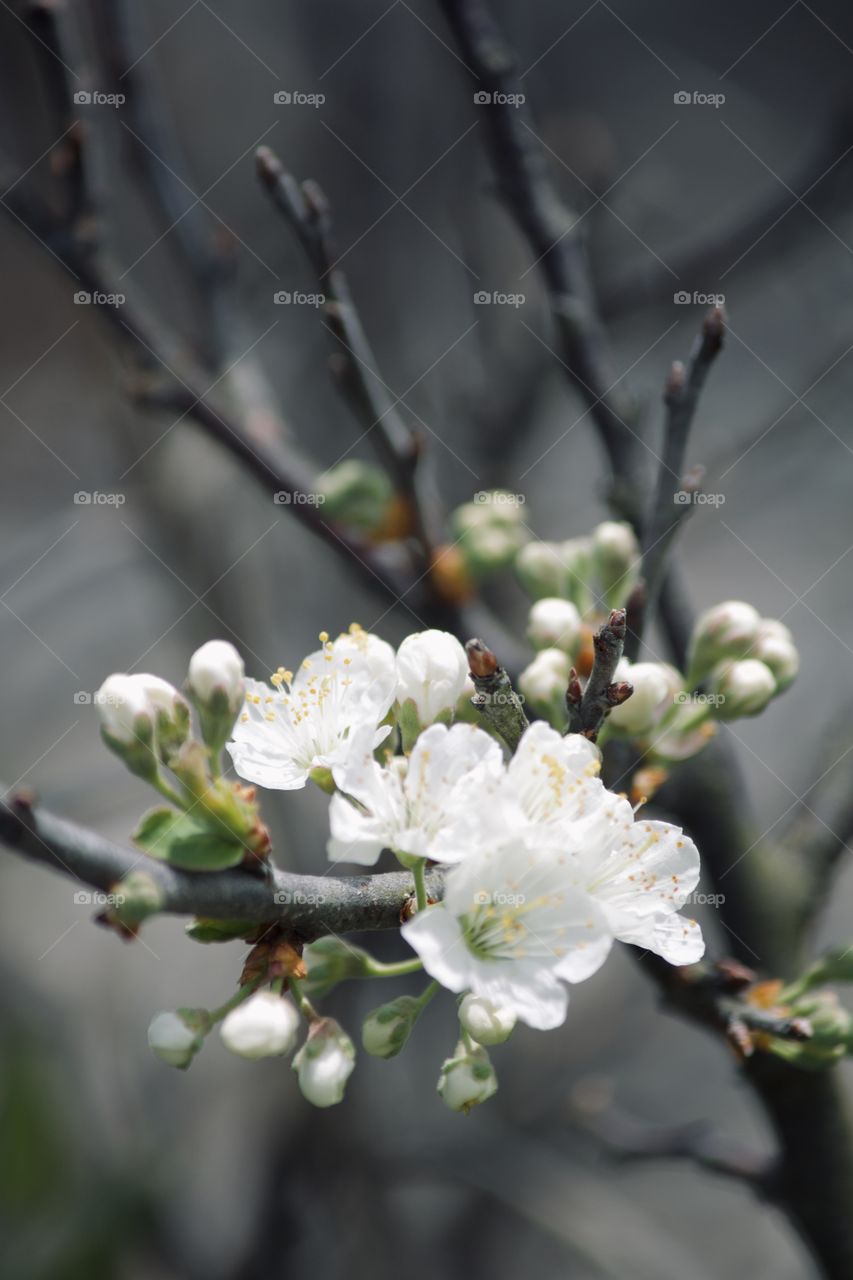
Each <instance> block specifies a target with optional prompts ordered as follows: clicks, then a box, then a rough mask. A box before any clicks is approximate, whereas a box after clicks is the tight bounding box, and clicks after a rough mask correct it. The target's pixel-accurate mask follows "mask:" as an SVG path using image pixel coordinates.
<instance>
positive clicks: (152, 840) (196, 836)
mask: <svg viewBox="0 0 853 1280" xmlns="http://www.w3.org/2000/svg"><path fill="white" fill-rule="evenodd" d="M133 838H134V840H135V841H136V843H137V844H138V845H140V846H141V847H142V848H143V849H145V850H146V852H147V853H150V854H151V856H152V857H154V858H159V859H160V860H161V862H168V863H169V864H170V865H171V866H173V867H180V868H181V869H182V870H184V871H224V870H226V869H227V868H228V867H236V866H237V865H238V863H240V862H242V861H243V856H244V853H245V850H244V848H243V846H242V845H241V844H240V842H239V841H238V840H235V839H234V838H233V837H229V836H228V835H226V834H224V833H217V832H213V831H206V830H205V829H204V828H203V827H201V826H199V825H198V824H197V823H195V822H194V821H193V820H192V818H190V817H189V815H188V814H186V813H179V812H178V811H177V810H176V809H154V810H152V811H151V813H148V814H146V815H145V817H144V818H143V819H142V821H141V822H140V824H139V826H138V827H137V829H136V831H135V833H134V836H133Z"/></svg>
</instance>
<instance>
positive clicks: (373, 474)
mask: <svg viewBox="0 0 853 1280" xmlns="http://www.w3.org/2000/svg"><path fill="white" fill-rule="evenodd" d="M317 489H318V491H319V492H320V493H321V494H322V495H323V516H324V518H328V519H329V520H335V521H339V522H340V523H341V524H350V525H353V526H354V527H355V528H357V529H364V530H366V531H367V532H372V531H373V530H375V529H378V528H379V527H380V526H381V525H382V524H383V522H384V520H385V518H386V516H387V514H388V509H389V507H390V505H391V502H392V499H393V497H394V486H393V485H392V483H391V480H390V478H389V476H388V474H387V472H385V471H384V470H383V469H382V468H381V467H378V466H376V465H375V464H374V463H370V462H362V461H361V460H360V459H358V458H347V459H346V460H345V461H344V462H339V463H338V465H337V466H335V467H331V468H330V469H329V470H328V471H324V472H323V474H322V475H321V476H319V477H318V479H317Z"/></svg>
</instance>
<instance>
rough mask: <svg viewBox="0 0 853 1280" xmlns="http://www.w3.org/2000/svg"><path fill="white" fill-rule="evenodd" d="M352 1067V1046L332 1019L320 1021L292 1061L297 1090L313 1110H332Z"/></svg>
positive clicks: (353, 1064)
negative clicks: (300, 1091)
mask: <svg viewBox="0 0 853 1280" xmlns="http://www.w3.org/2000/svg"><path fill="white" fill-rule="evenodd" d="M354 1066H355V1046H354V1044H353V1042H352V1040H350V1038H349V1036H348V1035H347V1033H346V1032H345V1031H344V1029H343V1027H342V1026H341V1025H340V1023H338V1022H335V1020H334V1018H320V1019H319V1020H318V1021H317V1022H313V1023H312V1024H311V1026H310V1028H309V1030H308V1039H307V1040H306V1041H305V1043H304V1045H303V1046H302V1048H301V1049H300V1050H299V1052H298V1053H297V1054H296V1056H295V1057H294V1059H293V1069H294V1071H296V1072H298V1075H299V1088H300V1089H301V1090H302V1093H303V1095H304V1096H305V1097H306V1098H307V1099H308V1101H309V1102H310V1103H312V1104H313V1105H314V1106H315V1107H333V1106H335V1104H336V1103H338V1102H340V1101H341V1100H342V1099H343V1096H344V1089H345V1088H346V1083H347V1080H348V1079H349V1077H350V1075H351V1074H352V1070H353V1067H354Z"/></svg>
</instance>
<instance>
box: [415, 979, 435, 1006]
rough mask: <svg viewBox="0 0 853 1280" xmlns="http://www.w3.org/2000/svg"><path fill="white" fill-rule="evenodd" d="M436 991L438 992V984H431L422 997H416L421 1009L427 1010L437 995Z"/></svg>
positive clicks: (425, 988)
mask: <svg viewBox="0 0 853 1280" xmlns="http://www.w3.org/2000/svg"><path fill="white" fill-rule="evenodd" d="M436 991H438V983H437V982H431V983H430V984H429V985H428V986H426V987H424V990H423V992H422V993H421V995H419V996H416V997H415V999H416V1000H417V1002H418V1004H419V1005H420V1007H421V1009H425V1008H426V1007H427V1005H428V1004H429V1002H430V1000H431V999H432V998H433V996H434V995H435V993H436Z"/></svg>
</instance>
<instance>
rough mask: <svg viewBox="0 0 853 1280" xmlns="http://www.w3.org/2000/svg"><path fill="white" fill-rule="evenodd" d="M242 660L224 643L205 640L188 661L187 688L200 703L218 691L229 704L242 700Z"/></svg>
mask: <svg viewBox="0 0 853 1280" xmlns="http://www.w3.org/2000/svg"><path fill="white" fill-rule="evenodd" d="M243 676H244V667H243V659H242V658H241V657H240V654H239V653H238V652H237V650H236V649H235V648H234V646H233V644H229V643H228V641H227V640H208V642H207V644H203V645H202V646H201V648H200V649H196V651H195V653H194V654H193V656H192V657H191V658H190V667H189V681H188V683H189V687H190V689H191V691H192V693H193V694H194V695H195V697H196V698H197V699H198V700H199V702H209V701H210V699H211V697H212V696H213V694H214V693H215V692H216V691H217V690H221V691H222V692H223V693H224V694H225V697H226V699H227V701H228V703H229V705H231V704H236V705H237V706H239V704H240V702H242V700H243Z"/></svg>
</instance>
